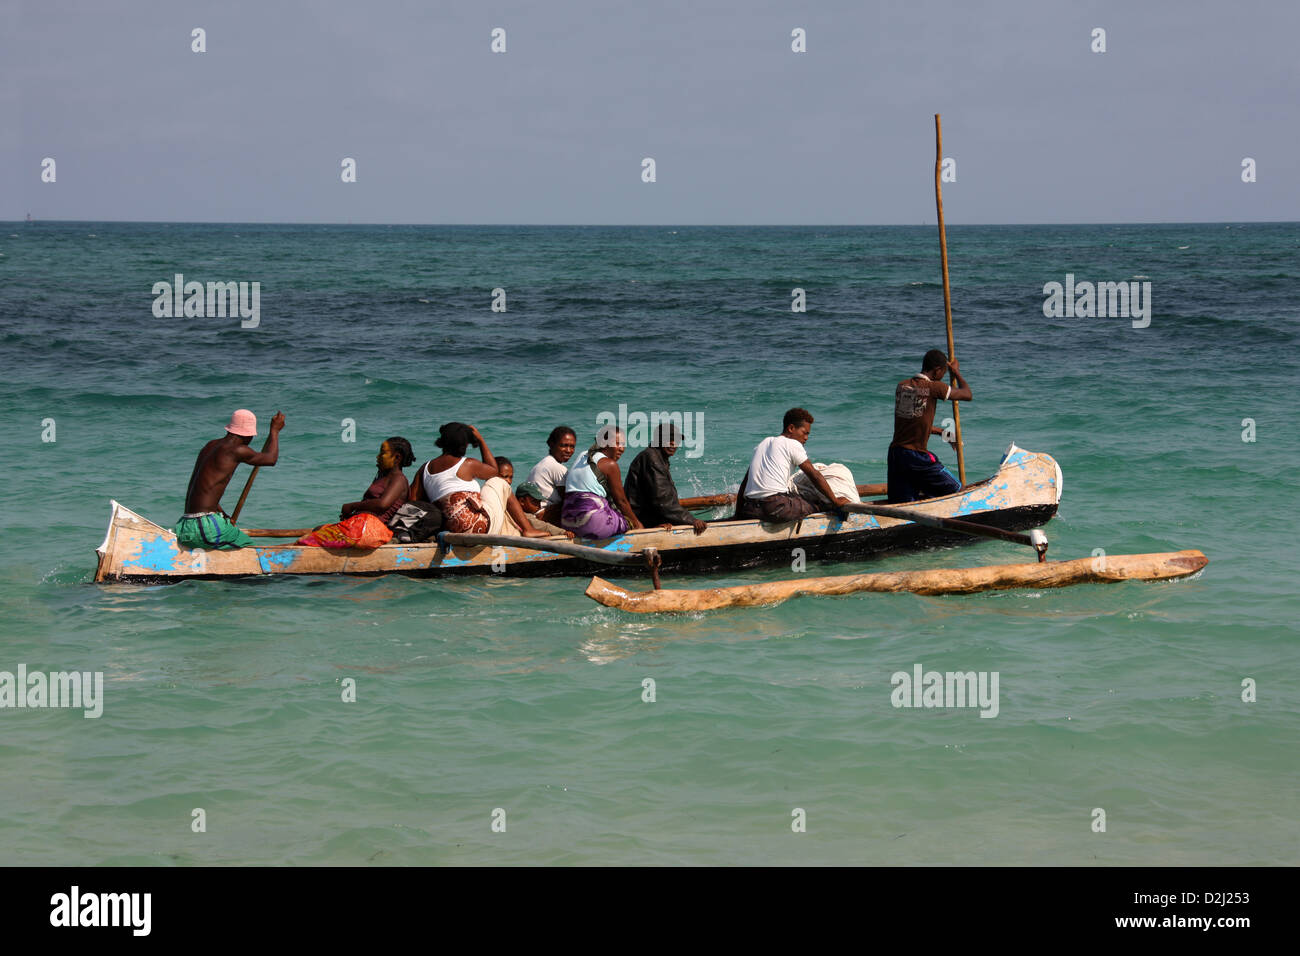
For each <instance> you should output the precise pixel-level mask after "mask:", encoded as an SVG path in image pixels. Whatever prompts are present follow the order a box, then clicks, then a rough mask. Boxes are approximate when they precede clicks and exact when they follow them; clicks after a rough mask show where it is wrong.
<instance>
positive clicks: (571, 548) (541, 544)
mask: <svg viewBox="0 0 1300 956" xmlns="http://www.w3.org/2000/svg"><path fill="white" fill-rule="evenodd" d="M438 541H439V542H440V543H444V544H448V545H451V546H452V547H455V546H457V545H459V546H461V547H465V548H480V547H490V546H493V545H495V546H498V547H505V548H527V549H528V550H530V551H549V552H551V553H552V554H567V555H569V556H570V557H574V558H585V559H586V560H588V561H597V562H599V563H601V564H623V565H636V564H641V565H644V564H645V555H643V554H642V553H641V552H640V551H606V550H605V549H604V548H591V547H588V546H586V545H582V544H573V543H572V542H570V541H552V540H550V539H549V538H524V537H516V536H515V535H512V534H460V533H458V532H451V531H443V532H440V533H439V534H438Z"/></svg>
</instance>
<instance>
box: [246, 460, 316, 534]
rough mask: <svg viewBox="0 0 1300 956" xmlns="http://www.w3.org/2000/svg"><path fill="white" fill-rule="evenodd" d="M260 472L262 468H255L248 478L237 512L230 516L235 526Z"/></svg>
mask: <svg viewBox="0 0 1300 956" xmlns="http://www.w3.org/2000/svg"><path fill="white" fill-rule="evenodd" d="M260 470H261V466H257V467H254V468H253V473H252V474H251V475H249V476H248V481H247V482H245V483H244V493H243V494H241V495H240V496H239V503H238V504H236V505H235V512H234V514H232V515H231V516H230V523H231V524H234V523H235V522H237V521H238V520H239V513H240V512H241V511H243V510H244V502H245V501H247V500H248V492H249V490H250V489H251V488H252V487H253V479H254V478H256V477H257V473H258V471H260ZM306 533H307V532H306V531H304V532H303V534H306Z"/></svg>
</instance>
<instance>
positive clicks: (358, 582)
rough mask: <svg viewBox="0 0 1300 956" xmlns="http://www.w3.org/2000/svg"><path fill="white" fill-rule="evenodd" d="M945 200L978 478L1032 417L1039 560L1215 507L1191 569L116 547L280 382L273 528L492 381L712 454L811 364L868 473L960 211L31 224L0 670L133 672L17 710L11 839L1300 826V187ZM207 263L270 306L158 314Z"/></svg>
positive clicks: (882, 447)
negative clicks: (97, 571) (647, 593)
mask: <svg viewBox="0 0 1300 956" xmlns="http://www.w3.org/2000/svg"><path fill="white" fill-rule="evenodd" d="M948 239H949V252H950V258H951V277H952V288H953V311H954V316H955V323H956V333H957V355H958V357H959V358H960V359H961V363H962V367H963V370H964V371H965V373H966V376H967V378H968V380H969V381H970V383H971V386H972V388H973V390H974V393H975V400H974V401H972V402H970V403H966V404H964V405H963V407H962V425H963V433H964V438H965V442H966V449H967V463H968V473H969V476H970V478H971V479H972V480H974V479H975V478H977V477H981V476H983V475H986V474H989V473H990V472H991V471H992V470H993V469H994V468H995V467H996V464H997V462H998V460H999V457H1000V455H1001V452H1002V451H1003V449H1004V448H1005V447H1006V445H1007V444H1008V443H1009V442H1011V441H1013V440H1014V441H1015V442H1016V443H1017V444H1018V445H1020V446H1021V447H1023V448H1027V449H1030V450H1033V451H1044V452H1048V453H1050V454H1051V455H1053V456H1054V457H1055V458H1056V459H1057V461H1058V462H1059V463H1060V465H1061V468H1062V470H1063V473H1064V479H1065V480H1064V497H1063V500H1062V503H1061V507H1060V513H1059V515H1058V516H1057V518H1056V519H1054V520H1053V521H1052V522H1051V523H1050V524H1049V525H1048V526H1047V528H1046V530H1047V533H1048V536H1049V538H1050V539H1051V541H1052V550H1051V556H1052V557H1053V558H1058V559H1065V558H1074V557H1086V556H1089V555H1091V554H1092V553H1093V552H1094V549H1097V548H1101V549H1104V550H1105V551H1106V552H1107V553H1110V554H1117V553H1140V552H1149V551H1164V550H1178V549H1183V548H1199V549H1201V550H1203V551H1204V552H1205V553H1206V554H1207V555H1208V556H1209V558H1210V564H1209V566H1208V567H1207V568H1206V569H1205V570H1204V571H1203V572H1201V573H1200V574H1199V575H1197V576H1196V577H1195V578H1193V579H1190V580H1184V581H1180V582H1172V583H1166V584H1139V583H1125V584H1115V585H1090V586H1082V587H1075V588H1069V589H1063V590H1056V591H1041V592H1038V591H1009V592H1002V593H994V594H981V595H974V596H968V597H922V596H917V595H909V594H893V595H858V596H850V597H843V598H808V599H800V600H796V601H791V602H787V603H785V604H783V605H780V606H776V607H768V608H754V609H748V610H732V611H723V612H712V613H707V614H689V615H672V616H664V617H652V616H642V615H634V614H630V613H625V612H619V611H615V610H611V609H607V608H603V607H600V606H598V605H595V604H593V603H592V602H591V601H590V600H589V599H587V598H586V597H585V596H584V595H583V593H582V592H583V588H584V587H585V584H586V581H585V579H580V578H567V579H552V580H536V581H520V580H508V579H499V578H478V579H463V580H441V581H436V580H434V581H420V580H409V579H404V578H401V577H395V576H394V577H386V578H377V579H349V578H343V577H339V578H326V577H320V578H301V579H288V578H284V579H267V580H255V581H228V582H190V583H184V584H177V585H171V586H165V587H142V586H98V585H94V584H92V583H90V581H91V577H92V574H93V571H94V565H95V561H94V554H93V549H94V548H95V547H96V545H98V544H99V542H100V541H101V539H102V537H103V532H104V527H105V524H106V521H107V518H108V503H109V500H110V499H111V498H116V499H117V500H119V501H121V502H122V503H124V504H126V505H128V506H129V507H131V508H133V509H135V510H137V511H140V512H141V513H143V514H145V515H146V516H148V517H151V518H153V519H154V520H157V521H159V522H160V523H162V524H166V525H170V524H173V523H174V521H175V519H176V518H177V517H178V516H179V514H180V512H181V510H182V505H183V496H184V490H185V484H186V481H187V478H188V476H189V473H190V469H191V466H192V463H193V460H194V455H195V453H196V452H197V450H198V448H199V447H200V446H201V445H202V443H203V442H205V441H207V440H208V439H210V438H214V437H219V436H220V435H221V434H222V426H223V425H224V423H225V422H226V421H227V419H228V416H229V414H230V412H231V410H232V409H234V408H236V407H249V408H252V409H253V410H254V411H255V412H256V413H257V414H258V415H259V417H260V419H261V421H262V422H263V429H264V428H265V422H266V421H267V420H268V418H269V416H270V415H271V414H272V413H273V412H274V411H276V410H277V409H279V410H283V412H284V413H285V416H286V419H287V426H286V428H285V429H284V432H283V433H282V436H281V440H282V441H281V455H280V461H279V464H278V465H277V466H276V467H275V468H273V469H263V471H262V472H261V473H260V474H259V476H258V479H257V482H256V484H255V485H254V487H253V489H252V492H251V495H250V497H249V502H248V505H247V506H246V510H245V513H244V522H243V523H244V524H246V525H248V526H264V527H265V526H271V527H295V526H297V527H301V526H306V525H310V524H314V523H318V522H320V521H324V520H331V519H332V518H333V517H334V516H335V515H336V514H337V508H338V505H339V504H340V503H341V502H343V501H348V500H352V499H355V498H356V497H358V496H359V495H360V493H361V492H362V490H363V489H364V488H365V487H366V485H367V484H368V483H369V481H370V480H371V478H372V476H373V456H374V454H375V451H376V449H377V446H378V445H379V443H380V441H382V440H383V439H384V438H385V437H387V436H389V435H393V434H400V435H404V436H405V437H407V438H408V439H410V441H411V442H412V444H413V445H414V447H415V451H416V453H417V455H421V456H427V455H429V454H431V453H432V452H433V445H432V442H433V439H434V437H436V434H437V427H438V425H439V424H441V423H442V422H444V421H449V420H462V421H467V422H471V423H473V424H475V425H477V426H478V427H479V428H480V429H481V431H482V432H483V434H484V435H485V436H486V438H487V439H488V441H489V443H490V445H491V447H492V449H493V451H494V452H496V453H497V454H504V455H507V456H509V457H510V458H512V459H513V460H514V462H515V464H516V467H517V470H518V471H519V472H523V471H524V470H526V469H527V468H528V467H530V466H531V464H532V463H533V462H534V461H536V460H537V459H538V458H539V457H540V456H541V455H542V454H544V453H545V446H544V441H545V436H546V434H547V432H548V431H549V430H550V429H551V428H552V427H553V426H554V425H557V424H562V423H563V424H569V425H571V426H572V427H574V428H576V429H577V430H578V431H579V433H580V435H582V436H585V435H586V433H588V432H591V431H594V428H595V422H596V416H597V415H598V414H599V413H600V412H602V411H611V412H617V410H618V407H619V405H620V404H625V405H626V406H627V407H628V409H629V410H633V411H636V410H641V411H650V410H674V411H681V412H684V413H690V414H693V415H694V414H699V415H702V416H703V418H702V421H703V432H702V436H703V442H702V446H701V449H700V450H701V452H702V453H701V454H700V455H699V457H695V458H687V457H685V454H684V453H679V454H678V456H677V457H676V458H674V459H673V470H674V473H675V474H676V477H677V481H678V484H679V487H680V488H681V489H682V491H683V494H687V493H690V492H696V493H703V492H714V491H721V490H724V489H729V488H734V487H735V484H736V482H737V480H738V479H739V477H740V475H741V474H742V473H743V471H744V468H745V465H746V462H747V458H748V454H749V452H750V450H751V449H752V448H753V446H754V444H755V443H756V442H757V441H759V440H760V439H761V438H763V437H765V436H767V435H770V434H773V433H775V432H777V431H779V428H780V421H781V415H782V413H783V412H784V411H785V409H786V408H788V407H790V406H793V405H802V406H804V407H806V408H809V409H810V410H812V411H813V413H814V415H815V416H816V424H815V425H814V427H813V434H812V438H811V440H810V442H809V446H808V447H809V451H810V453H811V455H812V457H813V458H814V460H819V461H840V462H844V463H846V464H848V465H849V466H850V467H851V468H852V469H853V471H854V474H855V475H856V477H857V479H858V481H860V482H866V481H880V480H883V479H884V461H885V454H886V449H887V446H888V443H889V439H890V429H891V414H892V394H893V386H894V383H895V382H896V381H897V380H898V379H900V378H902V377H904V376H905V375H907V374H910V373H911V372H912V371H913V370H914V369H915V368H916V367H917V365H918V363H919V360H920V357H921V355H922V353H924V352H925V350H927V349H929V348H933V347H943V344H944V323H943V305H942V293H941V286H940V281H939V266H938V261H939V259H938V249H937V241H936V236H935V231H934V229H933V227H929V228H923V227H911V228H908V227H892V228H823V227H799V228H794V227H790V228H723V227H719V228H699V227H681V228H677V229H671V228H661V227H644V228H594V227H593V228H583V227H407V226H394V227H387V226H289V225H284V226H278V225H186V224H111V223H72V222H62V223H46V222H38V223H34V224H31V225H25V224H22V223H9V224H3V225H2V226H0V328H2V330H3V344H0V351H2V352H3V358H4V365H3V367H4V370H5V375H4V377H3V381H0V436H2V437H3V443H4V448H5V452H6V453H5V455H4V459H3V464H2V465H0V469H2V473H3V482H0V489H2V492H3V507H2V513H3V520H2V521H0V528H2V529H3V539H4V543H5V546H4V547H3V548H2V549H0V603H2V607H3V614H4V617H5V619H6V626H5V629H4V631H5V637H4V641H3V650H2V653H0V670H8V671H15V670H16V669H17V668H18V666H19V665H26V666H27V668H28V669H29V670H31V671H37V670H40V671H56V670H79V671H102V672H103V674H104V679H105V684H104V700H103V714H102V716H101V717H99V718H98V719H85V718H84V717H83V716H82V713H81V712H80V711H75V710H66V709H65V710H58V709H47V710H32V709H22V710H18V709H0V767H2V768H3V773H0V847H2V848H3V849H0V864H37V863H42V864H74V863H83V864H160V865H175V864H180V865H185V864H220V865H223V864H241V863H254V864H296V865H314V864H368V865H385V864H442V863H459V864H711V863H718V864H751V863H816V864H837V863H881V864H974V863H983V864H1014V863H1030V864H1049V863H1051V864H1062V863H1064V864H1080V865H1104V864H1175V865H1178V864H1294V863H1295V862H1296V861H1297V836H1298V835H1300V827H1298V826H1297V818H1298V816H1300V814H1298V812H1297V811H1298V810H1300V802H1298V801H1297V796H1296V793H1297V785H1298V784H1300V773H1297V761H1296V741H1297V739H1300V668H1298V667H1297V665H1298V664H1300V654H1298V653H1297V624H1296V619H1297V609H1298V608H1300V601H1297V598H1296V592H1295V573H1296V564H1297V562H1296V560H1295V541H1296V537H1297V532H1300V522H1298V521H1297V517H1296V497H1297V496H1296V478H1295V476H1296V474H1297V470H1298V469H1300V443H1297V441H1296V439H1295V427H1294V417H1295V411H1294V409H1295V406H1296V401H1297V399H1296V389H1295V382H1296V381H1297V378H1298V376H1297V371H1298V369H1297V366H1298V364H1300V361H1298V360H1297V329H1298V324H1297V305H1296V303H1297V301H1298V300H1300V225H1297V224H1287V223H1277V224H1238V223H1217V224H1193V225H1185V224H1184V225H1157V226H1151V225H1114V226H1060V227H1057V226H1053V227H1048V226H1041V227H1021V226H1005V227H953V228H950V230H949V237H948ZM178 272H179V273H183V274H184V275H185V277H186V279H187V280H189V279H192V280H198V281H204V282H206V281H258V282H260V283H261V298H260V325H259V326H258V327H257V328H255V329H243V328H241V327H240V322H239V321H238V319H231V318H156V317H155V316H154V314H153V310H152V304H153V301H154V295H153V294H152V292H151V289H152V286H153V284H154V283H155V282H159V281H171V280H172V277H173V275H174V274H175V273H178ZM1067 273H1069V274H1073V275H1074V276H1075V277H1076V279H1077V280H1078V281H1084V280H1087V281H1093V282H1096V281H1129V280H1132V281H1138V282H1142V281H1149V282H1150V283H1151V302H1152V311H1151V317H1150V324H1149V326H1147V327H1145V328H1134V327H1133V323H1132V322H1131V321H1130V320H1129V319H1127V318H1122V317H1120V318H1065V317H1061V318H1047V317H1045V316H1044V314H1043V300H1044V298H1045V296H1044V293H1043V286H1044V284H1045V283H1047V282H1051V281H1057V282H1062V283H1064V282H1065V278H1066V274H1067ZM796 287H798V288H803V289H805V290H806V295H807V305H808V311H807V312H806V313H802V314H800V313H793V312H792V311H791V308H790V303H791V290H792V289H794V288H796ZM495 288H503V289H504V290H505V292H506V301H507V311H506V312H504V313H500V312H493V311H491V308H490V305H491V301H492V290H493V289H495ZM347 419H351V420H352V421H353V422H354V423H355V436H356V440H355V442H347V441H345V440H344V439H345V437H347V431H346V427H345V420H347ZM1246 419H1249V420H1251V422H1253V436H1252V435H1251V434H1250V429H1251V427H1252V426H1251V424H1250V423H1247V422H1246V421H1245V420H1246ZM48 420H53V424H52V426H51V424H50V422H49V421H48ZM51 427H52V428H53V431H52V432H51ZM1243 435H1244V436H1245V437H1247V438H1250V437H1253V439H1254V440H1253V441H1247V440H1243ZM43 437H45V438H50V437H53V438H54V440H53V441H47V440H43ZM260 441H261V439H260V438H259V439H258V444H259V445H260ZM935 446H936V447H935V450H936V451H937V452H938V453H939V454H940V455H941V457H943V458H944V460H945V461H946V462H948V463H949V464H952V459H953V454H952V452H951V450H950V449H948V448H947V446H945V445H943V444H942V443H941V442H938V441H937V440H936V442H935ZM421 460H423V459H421ZM627 460H630V458H629V459H627ZM243 481H244V476H243V474H242V473H241V474H240V475H237V476H236V478H235V479H234V480H233V481H232V483H231V486H230V489H229V490H228V493H227V497H226V499H225V505H226V508H227V510H230V509H232V508H233V504H234V500H235V499H236V497H237V496H238V492H239V490H240V488H242V486H243ZM1023 559H1025V555H1024V553H1023V549H1020V548H1018V547H1017V546H1015V545H1011V544H1005V543H1001V542H990V541H981V542H978V543H973V544H970V545H966V546H963V547H960V548H947V549H943V550H936V551H927V552H922V553H917V554H911V555H906V556H898V557H892V558H889V559H886V560H883V561H879V562H876V563H875V564H874V566H873V567H874V568H875V569H880V570H885V569H890V570H894V569H904V568H930V567H944V566H969V565H975V564H989V563H998V562H1003V561H1012V560H1023ZM861 567H863V565H861V564H857V565H855V564H833V565H823V566H815V567H813V568H810V569H809V570H810V572H811V573H827V574H830V573H847V572H850V571H853V570H856V569H859V568H861ZM793 574H794V572H792V571H791V570H790V569H789V568H775V569H770V570H765V571H751V572H744V573H736V574H732V575H717V576H711V577H702V576H701V577H681V576H679V577H677V578H676V579H670V580H669V581H667V582H665V583H666V586H678V587H692V586H704V585H706V584H717V583H743V582H754V581H761V580H773V579H777V578H783V577H791V576H793ZM610 576H611V577H613V575H610ZM917 664H920V665H922V666H923V668H924V669H926V670H939V671H952V670H961V671H966V670H975V671H987V672H996V673H997V674H998V675H999V681H1000V683H999V687H1000V691H999V710H998V714H997V716H996V718H993V719H984V718H981V717H980V716H979V712H978V710H974V709H955V708H954V709H909V708H895V707H894V706H892V704H891V691H892V689H893V688H892V685H891V675H892V674H893V673H894V672H896V671H900V670H901V671H908V672H910V671H911V670H912V668H913V667H914V666H915V665H917ZM647 678H652V679H653V680H654V682H655V684H654V686H655V700H654V701H653V702H647V701H644V700H643V699H642V695H643V681H645V680H646V679H647ZM347 679H351V680H353V681H355V686H356V701H355V702H348V703H345V702H344V701H343V700H342V696H343V687H344V683H343V682H344V681H345V680H347ZM1247 679H1249V680H1250V681H1253V682H1254V687H1255V696H1256V699H1255V700H1254V701H1244V700H1243V699H1242V697H1243V681H1246V680H1247ZM199 808H201V809H202V810H203V814H202V816H203V819H204V822H205V827H206V829H205V830H204V831H203V832H196V831H195V827H194V820H195V815H194V811H195V810H196V809H199ZM1097 808H1100V809H1101V810H1104V812H1105V823H1106V829H1105V832H1095V831H1094V820H1095V819H1097V815H1096V814H1095V812H1094V811H1095V810H1096V809H1097ZM797 810H802V811H803V814H804V817H805V819H806V830H805V832H794V829H793V828H792V822H794V821H795V819H796V817H797V816H798V814H797V812H796V811H797ZM503 818H504V820H505V829H504V832H502V831H501V830H500V829H499V824H498V829H496V830H494V829H493V821H494V819H496V820H498V821H500V820H501V819H503Z"/></svg>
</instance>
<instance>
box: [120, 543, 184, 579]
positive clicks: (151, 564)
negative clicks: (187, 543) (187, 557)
mask: <svg viewBox="0 0 1300 956" xmlns="http://www.w3.org/2000/svg"><path fill="white" fill-rule="evenodd" d="M180 556H181V551H180V548H178V547H177V546H176V545H174V544H172V543H171V542H170V541H168V540H167V539H166V538H151V539H149V540H147V541H142V542H140V553H139V554H138V555H137V556H136V557H134V558H128V559H127V560H126V561H123V562H122V570H123V571H131V572H141V571H153V572H155V573H162V572H164V571H175V570H176V559H177V558H179V557H180Z"/></svg>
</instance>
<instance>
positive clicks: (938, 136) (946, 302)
mask: <svg viewBox="0 0 1300 956" xmlns="http://www.w3.org/2000/svg"><path fill="white" fill-rule="evenodd" d="M934 154H935V155H934V205H935V208H936V209H937V210H938V212H939V261H940V262H941V263H942V264H943V315H944V319H945V320H946V321H947V323H948V361H950V362H951V361H952V360H953V359H955V358H956V357H957V353H956V347H955V346H954V345H953V340H952V290H951V289H950V288H949V286H948V234H947V232H946V231H945V230H944V227H943V187H942V186H941V185H940V184H939V182H940V173H941V171H942V170H943V128H942V126H940V124H939V114H938V113H935V114H934ZM954 381H955V379H954ZM952 421H953V425H954V427H955V428H956V431H957V477H958V478H960V479H961V483H962V484H963V485H965V484H966V453H965V449H964V448H963V446H962V443H961V409H959V408H958V407H957V403H956V402H953V403H952Z"/></svg>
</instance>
